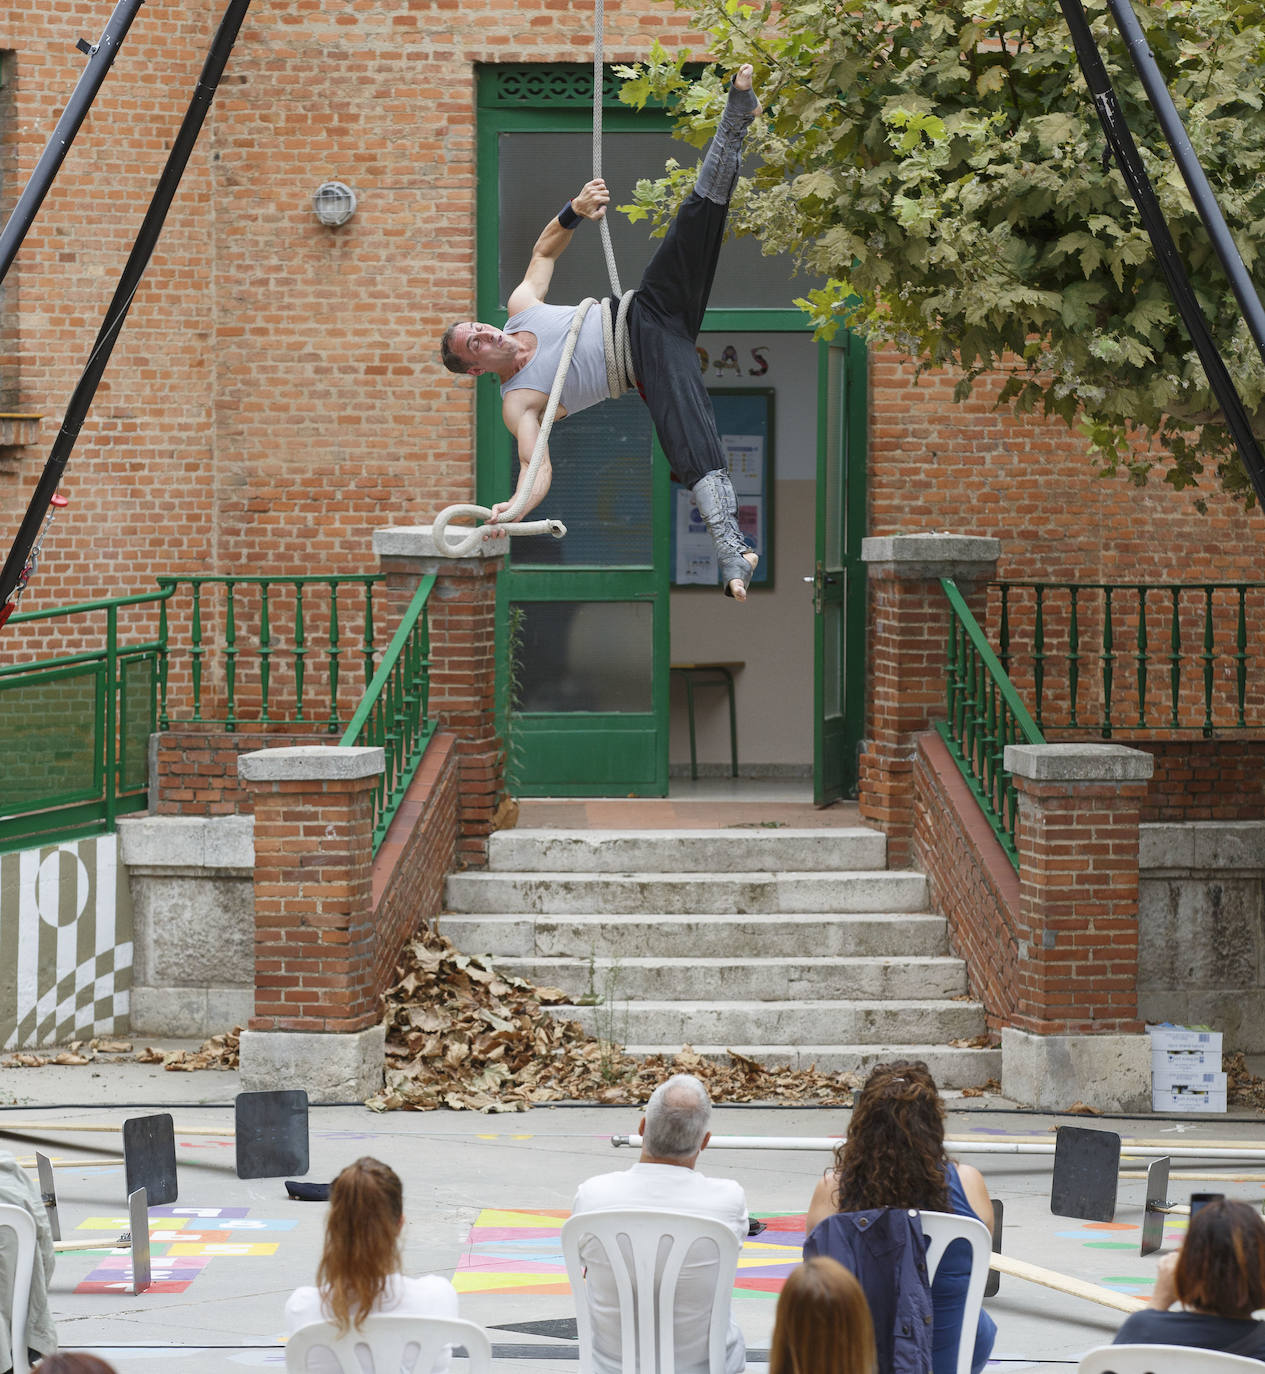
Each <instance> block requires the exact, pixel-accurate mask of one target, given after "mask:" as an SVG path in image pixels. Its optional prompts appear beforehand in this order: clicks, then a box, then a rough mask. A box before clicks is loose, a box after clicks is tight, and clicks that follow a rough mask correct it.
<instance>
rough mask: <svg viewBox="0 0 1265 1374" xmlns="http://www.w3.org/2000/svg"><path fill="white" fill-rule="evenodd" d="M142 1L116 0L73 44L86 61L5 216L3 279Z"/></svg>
mask: <svg viewBox="0 0 1265 1374" xmlns="http://www.w3.org/2000/svg"><path fill="white" fill-rule="evenodd" d="M144 3H145V0H119V3H118V4H117V5H116V6H115V8H114V13H113V14H112V15H111V16H110V19H109V22H108V23H107V24H106V26H105V29H104V31H103V32H102V34H101V37H100V38H99V39H98V40H97V42H96V43H89V42H88V40H87V39H86V38H81V39H80V40H79V41H78V43H77V44H76V45H75V46H76V47H77V48H78V49H79V51H80V52H83V53H87V54H88V65H87V66H86V67H85V68H84V69H83V71H82V72H81V73H80V74H79V80H78V81H77V82H76V83H75V89H74V90H73V91H72V92H71V93H70V99H69V100H68V101H67V102H66V108H65V109H64V110H63V111H62V115H61V118H60V119H59V120H58V121H57V127H56V128H55V129H54V130H53V132H52V136H51V137H50V138H49V140H48V143H47V145H46V146H45V148H44V151H43V152H42V153H41V154H40V160H39V161H38V162H37V163H36V164H35V170H34V171H33V172H32V173H31V176H30V179H29V180H28V181H27V183H26V186H25V188H24V189H23V191H22V194H21V195H20V196H19V197H18V203H17V204H16V205H15V206H14V207H13V213H12V214H11V215H10V216H9V219H8V222H7V223H6V224H5V226H4V229H3V230H2V231H0V281H3V280H4V277H5V274H6V273H7V272H8V270H9V268H10V267H12V266H13V259H14V258H15V257H16V256H17V251H18V249H19V248H20V247H21V246H22V240H23V239H24V238H25V237H26V232H27V230H28V229H29V228H30V227H31V223H32V221H33V220H34V219H35V216H36V215H37V214H38V213H39V208H40V206H41V205H42V204H43V203H44V197H45V196H46V195H47V194H48V188H49V187H50V186H51V185H52V184H53V178H54V177H55V176H56V175H57V171H58V169H59V168H60V167H61V165H62V161H63V159H64V158H65V156H66V154H67V153H68V152H69V151H70V145H71V144H72V143H73V142H74V140H75V135H76V134H77V133H78V132H79V126H80V125H81V124H82V123H83V121H84V117H85V116H86V115H87V113H88V109H89V107H90V106H91V105H92V102H93V101H94V100H95V99H96V95H97V92H98V91H99V90H100V89H101V83H102V82H103V81H104V80H105V77H106V73H107V72H108V71H109V70H110V68H111V67H112V66H113V65H114V59H115V57H117V56H118V51H119V47H120V46H121V44H122V42H123V40H124V39H125V38H126V37H127V31H128V29H130V28H131V27H132V20H133V19H135V18H136V12H137V10H139V9H140V7H141V6H142V5H143V4H144Z"/></svg>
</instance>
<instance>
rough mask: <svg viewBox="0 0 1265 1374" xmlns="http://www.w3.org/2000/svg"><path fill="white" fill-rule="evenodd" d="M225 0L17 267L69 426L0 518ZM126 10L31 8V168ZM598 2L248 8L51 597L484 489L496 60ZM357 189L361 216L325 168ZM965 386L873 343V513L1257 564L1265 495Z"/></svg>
mask: <svg viewBox="0 0 1265 1374" xmlns="http://www.w3.org/2000/svg"><path fill="white" fill-rule="evenodd" d="M219 11H220V5H219V3H218V0H148V3H147V4H146V5H145V6H144V8H143V9H142V11H141V13H140V14H139V16H138V18H137V20H136V22H135V24H134V25H133V28H132V32H131V34H130V35H129V37H128V39H127V42H126V43H125V44H124V46H123V49H122V51H121V54H120V57H119V60H118V62H117V63H116V64H115V67H114V70H113V71H112V72H111V74H110V76H109V78H108V79H107V81H106V83H105V85H104V87H103V89H102V92H101V94H100V96H99V97H98V101H97V104H96V106H95V109H94V113H93V115H92V116H91V118H90V119H89V121H88V123H87V125H86V126H85V128H84V129H83V130H82V132H81V134H80V136H79V139H78V141H77V142H76V144H75V146H74V148H73V149H72V151H71V154H70V156H69V158H68V159H67V162H66V164H65V166H64V167H63V169H62V172H61V173H60V175H59V177H58V179H57V181H56V183H55V184H54V187H53V190H52V192H51V194H50V195H49V198H48V200H47V202H46V204H45V206H44V208H43V210H42V212H41V214H40V216H39V218H38V219H37V221H36V224H35V228H34V229H33V231H32V234H31V237H30V239H29V240H28V242H27V243H26V245H25V246H24V248H23V250H22V252H21V254H20V255H19V258H18V261H17V263H16V264H15V267H14V269H13V272H12V273H11V274H10V279H9V281H8V282H6V291H9V292H10V294H14V293H15V294H16V295H17V298H18V303H19V304H18V314H19V318H18V320H17V321H16V323H15V324H13V325H12V327H11V328H10V329H8V330H7V331H6V339H5V340H4V342H3V345H0V357H3V356H5V354H6V352H7V351H8V350H9V349H11V347H12V345H13V343H14V341H15V339H16V341H17V344H18V348H19V351H20V374H21V375H20V382H19V383H18V384H17V385H16V387H13V386H7V387H6V388H5V390H6V394H7V393H9V392H11V391H13V390H16V391H17V392H18V393H20V394H18V395H17V396H15V397H14V401H15V403H16V404H19V405H20V406H21V408H23V409H31V410H43V411H45V412H46V413H47V415H48V419H47V420H46V421H45V424H44V427H43V431H42V437H41V443H40V444H39V445H35V446H30V451H25V452H23V453H22V457H21V461H20V462H18V463H7V462H6V463H0V511H3V512H5V520H4V522H3V525H2V526H0V538H4V537H7V536H9V535H10V534H11V532H12V529H13V528H15V527H16V522H17V513H18V512H19V511H20V509H22V508H23V507H24V506H25V497H26V494H28V493H29V492H30V490H31V489H32V487H33V485H34V482H35V479H36V476H37V475H38V472H39V470H40V467H41V466H42V464H43V460H44V458H45V457H46V455H47V445H48V443H49V442H51V439H52V437H53V435H54V433H55V432H56V427H57V423H58V420H59V418H60V415H61V412H62V409H63V408H64V405H65V401H66V399H67V397H68V396H69V394H70V391H71V389H72V388H73V385H74V383H75V380H76V379H77V377H78V375H79V372H80V369H81V367H82V365H83V361H84V359H85V358H86V356H87V353H88V350H89V348H90V346H91V342H92V338H93V336H94V334H95V331H96V329H97V326H98V324H99V321H100V319H101V316H102V313H103V311H104V308H105V306H106V303H107V302H108V299H109V296H110V292H111V290H112V288H113V282H114V281H115V279H116V276H117V272H118V270H119V268H120V267H121V265H122V262H123V260H124V258H125V257H126V254H127V251H128V248H129V246H130V243H131V240H132V237H133V235H134V232H135V229H136V227H137V225H138V223H139V221H140V218H141V215H142V214H143V211H144V207H145V206H146V204H147V203H148V199H149V196H150V193H151V191H152V188H153V186H154V183H155V182H156V180H157V177H158V175H159V172H160V170H161V167H162V164H163V160H164V158H165V154H166V151H167V144H168V142H169V140H170V138H171V136H172V134H173V132H174V130H175V128H176V126H177V124H178V122H179V119H180V117H181V116H182V114H183V111H184V108H185V106H186V104H187V101H188V97H189V93H190V91H191V89H192V87H193V83H194V80H195V78H196V75H197V73H198V70H199V68H200V66H201V63H202V60H203V57H204V55H205V51H206V48H207V45H208V43H209V40H210V36H211V33H212V31H213V29H214V26H215V23H216V20H217V18H218V14H219ZM103 15H104V11H101V10H99V9H97V10H93V9H91V8H90V7H86V6H85V5H84V4H83V3H71V0H47V3H40V4H21V5H16V4H14V5H10V6H8V7H7V10H6V11H5V13H4V14H2V15H0V47H4V48H8V49H12V50H13V52H14V57H13V64H14V65H13V69H12V70H13V75H14V84H13V85H12V87H11V88H10V89H11V93H12V100H13V119H12V126H13V127H14V128H15V129H16V130H17V131H18V145H17V148H16V153H15V156H16V161H17V164H18V166H17V172H18V179H17V180H14V179H8V180H6V182H5V184H4V187H3V196H4V203H3V205H0V210H3V211H5V212H6V213H7V210H8V208H10V206H11V204H12V199H13V198H14V197H15V196H16V193H17V189H18V187H19V186H20V184H21V182H22V181H24V180H25V178H26V176H27V175H28V174H29V172H30V170H31V169H32V167H33V166H34V164H35V161H36V159H37V158H38V156H39V153H40V151H41V150H42V148H43V143H44V140H45V139H46V137H47V133H48V130H49V128H50V126H51V122H52V119H53V117H54V114H55V112H56V111H58V110H60V109H61V108H62V107H63V106H64V103H65V99H66V97H67V95H68V94H69V92H70V90H71V89H72V88H73V85H74V81H75V79H76V77H77V75H78V72H79V70H80V59H79V58H78V57H77V56H76V55H75V54H74V52H73V50H72V48H71V46H70V41H69V39H70V36H71V35H72V34H75V33H80V32H84V33H88V34H89V35H90V36H92V37H94V38H95V37H96V36H97V34H98V33H99V29H100V25H101V23H102V22H103ZM690 19H691V16H690V15H689V14H688V13H686V12H682V13H676V12H674V11H672V10H671V9H670V8H666V7H665V6H663V5H662V4H659V3H654V0H627V3H620V0H613V2H612V3H611V4H610V5H609V6H608V7H607V13H606V27H607V49H608V54H607V55H608V57H609V58H610V59H611V60H613V61H624V60H628V59H633V58H636V57H637V56H638V55H640V54H642V53H644V52H645V51H646V50H647V49H648V47H649V45H650V43H651V41H652V40H653V39H655V38H658V39H660V40H661V41H663V42H664V43H666V44H668V45H670V46H671V45H675V44H677V43H678V42H681V41H685V40H688V39H690V38H691V36H692V35H691V31H690ZM590 45H591V35H590V32H589V26H588V14H587V12H584V13H583V14H582V16H580V17H579V19H578V20H577V16H576V15H575V14H574V13H573V12H572V11H571V9H570V8H569V7H567V6H566V5H564V4H562V3H560V0H522V3H518V0H515V2H514V3H510V0H472V3H469V4H465V5H460V6H456V5H453V6H448V7H435V6H433V5H422V4H420V3H410V4H408V5H405V6H378V7H374V6H367V5H357V6H333V7H329V6H327V7H321V6H319V5H315V4H313V3H312V2H311V0H273V2H272V3H269V4H267V5H256V6H254V7H253V8H252V10H251V12H250V14H249V15H248V16H247V20H246V23H245V25H244V27H243V30H242V33H241V37H240V39H239V40H238V44H237V47H236V50H235V52H234V55H233V57H232V60H231V62H230V64H229V68H228V71H227V73H226V75H225V78H224V81H223V82H222V84H221V87H220V90H219V92H218V94H217V97H216V102H215V105H214V107H213V109H212V112H211V115H210V117H209V119H208V122H207V125H206V127H205V128H204V130H203V133H202V138H201V140H200V143H199V146H198V148H197V150H196V152H195V154H194V157H193V161H192V163H191V165H190V168H189V171H188V172H187V174H186V177H185V181H184V184H183V186H182V188H181V191H180V194H179V196H178V197H177V199H176V202H175V205H174V207H173V209H172V212H171V215H170V217H169V220H168V224H167V227H166V230H165V231H164V236H163V239H162V241H161V242H160V244H159V248H158V251H157V253H156V255H155V258H154V261H153V263H152V265H151V267H150V270H149V273H148V275H147V278H146V281H145V282H144V284H143V285H142V287H141V290H140V292H139V293H138V296H137V299H136V303H135V307H134V309H133V310H132V313H131V316H130V318H129V321H128V323H127V326H126V328H125V330H124V332H123V335H122V338H121V340H120V342H119V345H118V347H117V348H116V350H115V354H114V358H113V360H112V362H111V365H110V369H109V371H108V372H107V374H106V379H105V382H104V384H103V386H102V388H101V391H100V392H99V393H98V397H97V401H96V403H95V405H94V407H93V411H92V414H91V415H90V417H89V421H88V424H87V425H86V426H85V429H84V433H83V435H82V437H81V439H80V442H79V445H78V448H77V450H76V455H75V457H74V459H73V460H72V463H71V465H70V468H69V469H68V472H67V478H66V484H65V485H66V490H67V492H68V494H69V495H70V496H71V498H72V505H71V508H70V511H69V512H68V513H67V515H66V516H65V517H64V518H63V519H62V521H61V522H60V523H59V525H58V526H57V527H55V529H56V533H55V537H53V538H51V539H50V541H49V544H48V546H47V548H46V555H45V562H44V565H43V568H42V570H41V573H40V576H39V577H38V578H37V579H36V581H35V582H34V583H33V585H32V588H31V591H30V593H29V595H28V597H27V599H26V602H25V604H26V606H27V607H28V608H29V609H37V608H39V607H42V606H48V605H54V604H66V603H68V602H71V601H75V600H79V599H83V598H85V597H87V596H89V595H106V594H115V593H123V592H132V591H137V590H140V589H143V588H147V587H149V586H151V585H152V578H153V575H154V574H155V573H157V572H172V573H176V572H182V571H183V572H194V571H198V572H207V571H212V572H222V573H223V572H230V571H241V570H243V569H246V568H249V569H252V570H257V569H260V568H262V567H263V566H265V565H267V566H269V567H272V568H275V569H276V570H279V571H290V572H302V571H310V570H312V569H313V568H319V569H320V570H322V571H323V570H327V569H328V570H329V571H352V570H356V569H359V568H362V567H363V566H364V564H365V561H366V558H365V555H366V550H367V548H368V538H369V534H370V532H371V531H372V530H373V529H374V528H376V527H378V526H380V525H383V524H386V523H397V524H398V523H411V522H415V521H421V520H424V519H425V518H426V517H428V516H429V515H430V514H431V513H433V512H434V511H435V510H436V509H437V508H439V507H440V506H442V505H443V504H444V503H446V502H448V501H451V500H457V499H463V498H469V497H470V496H471V494H472V490H473V471H472V438H473V417H474V407H473V397H474V388H473V387H471V386H470V385H469V384H468V383H466V382H463V381H460V380H458V379H456V378H454V377H451V376H449V375H448V374H447V373H445V372H444V371H443V370H442V369H441V367H440V366H439V363H438V361H437V359H436V357H435V350H434V340H435V338H436V337H437V335H438V333H439V331H440V329H441V327H442V326H443V324H445V323H447V322H449V321H451V320H453V319H457V318H461V317H462V316H463V315H466V314H468V313H469V312H470V310H471V308H472V303H473V300H474V236H473V224H474V205H475V166H474V156H475V141H474V129H473V118H474V80H473V69H474V65H475V64H476V63H479V62H507V61H508V62H520V61H521V62H556V61H575V60H583V59H584V58H586V57H587V56H588V53H589V51H590ZM333 177H338V178H341V179H344V180H346V181H348V182H349V183H350V184H351V185H353V186H354V187H355V189H356V191H357V193H358V195H359V198H360V209H359V210H358V212H357V214H356V216H355V217H354V218H353V220H352V221H351V222H350V223H349V224H348V225H346V226H344V227H343V228H341V229H339V230H330V229H326V228H324V227H322V226H321V225H319V224H318V223H317V222H316V220H315V218H314V217H313V216H312V214H311V212H310V208H309V206H310V200H311V196H312V193H313V191H314V190H315V189H316V187H317V185H319V183H320V182H321V181H323V180H326V179H328V178H333ZM951 389H952V380H951V379H950V378H947V377H942V376H930V377H924V378H923V379H922V380H921V382H920V383H918V384H915V382H914V379H913V375H912V371H911V369H910V368H909V367H907V366H906V365H904V364H901V363H900V362H899V361H898V360H897V359H896V358H895V357H894V356H893V355H889V354H883V355H881V356H879V357H878V358H876V360H875V363H874V366H873V378H872V391H871V408H872V422H871V434H870V449H869V469H870V521H869V524H870V530H871V532H872V533H876V534H884V533H893V532H896V531H898V530H907V531H908V530H930V529H953V530H960V531H965V532H970V533H980V534H994V535H997V536H998V537H1000V538H1001V539H1002V540H1003V541H1004V543H1005V556H1004V562H1003V571H1004V572H1005V573H1007V574H1011V575H1033V576H1038V575H1040V576H1054V575H1060V576H1062V575H1078V576H1082V577H1091V576H1096V575H1100V574H1101V575H1108V574H1111V573H1124V572H1126V571H1127V573H1128V575H1129V576H1130V577H1143V576H1148V577H1149V576H1166V575H1170V574H1174V573H1181V574H1182V575H1183V576H1187V575H1188V576H1199V575H1203V574H1206V573H1208V572H1211V571H1214V569H1215V571H1216V573H1217V575H1218V576H1219V577H1230V576H1236V575H1246V574H1251V573H1253V572H1255V567H1254V562H1255V554H1256V549H1257V546H1258V543H1259V541H1258V538H1257V534H1258V532H1259V517H1258V516H1256V515H1253V516H1245V515H1243V514H1242V513H1240V512H1238V511H1237V510H1236V509H1235V508H1233V507H1232V506H1231V505H1230V504H1229V503H1227V502H1225V501H1224V500H1222V499H1221V498H1219V497H1217V496H1216V495H1215V494H1213V493H1209V496H1210V508H1211V514H1210V515H1209V516H1208V517H1206V518H1205V517H1201V516H1199V515H1197V514H1195V513H1194V512H1193V509H1192V505H1191V501H1192V498H1191V496H1190V495H1189V494H1187V493H1178V492H1173V491H1172V490H1171V489H1168V488H1167V487H1165V486H1164V485H1163V484H1162V483H1152V485H1151V486H1150V487H1149V488H1147V489H1146V490H1145V491H1138V490H1136V489H1134V488H1133V487H1131V486H1130V485H1129V484H1128V483H1127V482H1126V481H1125V480H1124V479H1112V480H1109V481H1099V480H1098V479H1097V478H1096V477H1095V476H1094V464H1093V463H1092V462H1091V461H1090V460H1089V459H1088V458H1087V457H1086V455H1085V451H1084V446H1083V442H1082V440H1081V439H1080V438H1079V436H1077V435H1074V434H1072V433H1070V432H1068V431H1067V430H1066V429H1065V428H1064V427H1063V426H1062V425H1061V423H1043V422H1041V421H1038V420H1037V419H1025V420H1022V421H1019V420H1011V419H1009V418H1007V417H1006V416H1003V415H999V414H995V413H994V412H993V411H992V409H991V398H990V396H989V394H988V393H987V389H984V390H981V393H980V395H979V397H978V398H977V399H975V400H972V401H971V402H970V403H969V404H967V405H965V406H956V405H954V404H953V403H952V401H951V399H950V392H951Z"/></svg>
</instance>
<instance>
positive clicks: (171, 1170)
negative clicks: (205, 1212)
mask: <svg viewBox="0 0 1265 1374" xmlns="http://www.w3.org/2000/svg"><path fill="white" fill-rule="evenodd" d="M123 1165H124V1168H125V1169H126V1171H127V1191H128V1193H129V1195H130V1194H132V1193H134V1192H135V1191H136V1190H137V1189H138V1188H144V1190H145V1199H146V1202H147V1204H148V1205H149V1206H150V1207H162V1206H165V1205H166V1204H167V1203H169V1202H175V1200H176V1197H177V1194H178V1192H179V1188H178V1185H177V1183H176V1133H175V1129H174V1127H173V1125H172V1121H171V1113H170V1112H159V1113H158V1114H157V1115H156V1116H133V1117H129V1118H128V1119H127V1120H126V1121H125V1122H124V1123H123Z"/></svg>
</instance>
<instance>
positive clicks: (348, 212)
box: [312, 181, 356, 229]
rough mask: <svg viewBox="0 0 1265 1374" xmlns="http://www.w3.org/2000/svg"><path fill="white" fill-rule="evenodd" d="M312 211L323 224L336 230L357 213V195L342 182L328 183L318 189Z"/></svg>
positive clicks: (313, 200)
mask: <svg viewBox="0 0 1265 1374" xmlns="http://www.w3.org/2000/svg"><path fill="white" fill-rule="evenodd" d="M312 209H313V211H314V212H315V214H316V218H317V219H319V220H320V222H321V223H322V224H326V225H328V226H329V227H330V228H331V229H336V228H337V227H338V226H339V225H340V224H346V223H347V221H348V220H349V219H350V218H351V217H352V215H354V214H355V213H356V193H355V191H353V190H352V189H351V187H350V186H346V185H344V184H343V183H342V182H341V181H327V182H324V183H323V184H322V185H320V186H318V187H317V188H316V194H315V195H314V196H313V197H312Z"/></svg>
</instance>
